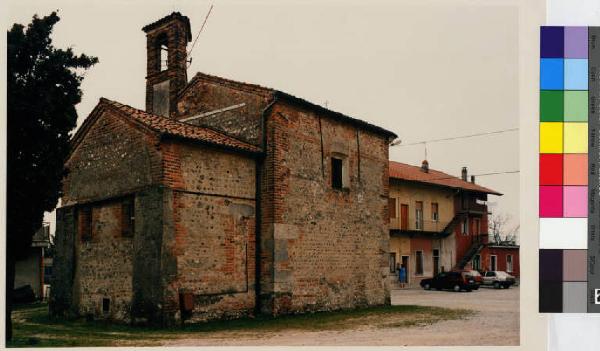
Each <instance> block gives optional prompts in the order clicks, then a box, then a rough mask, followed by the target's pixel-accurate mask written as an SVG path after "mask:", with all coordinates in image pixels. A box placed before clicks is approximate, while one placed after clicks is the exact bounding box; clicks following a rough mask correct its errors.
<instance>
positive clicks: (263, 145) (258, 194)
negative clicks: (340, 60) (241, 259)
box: [254, 96, 277, 315]
mask: <svg viewBox="0 0 600 351" xmlns="http://www.w3.org/2000/svg"><path fill="white" fill-rule="evenodd" d="M276 102H277V96H274V97H273V99H272V100H271V102H270V103H269V104H268V105H267V106H266V107H265V108H264V109H263V111H262V114H261V118H260V134H261V141H260V149H261V153H260V155H258V157H257V158H256V163H255V165H256V169H255V177H256V178H255V187H256V190H255V207H256V210H255V213H256V215H255V222H256V226H255V229H254V231H255V245H254V247H255V249H254V250H255V253H254V259H255V261H254V267H255V271H254V295H255V303H254V306H255V307H254V308H255V314H256V315H258V314H260V313H261V309H262V303H261V297H260V294H261V285H260V277H261V273H262V271H261V264H262V262H261V256H262V248H261V237H262V235H261V234H262V202H261V199H262V184H261V181H262V178H263V168H264V161H265V158H266V155H267V134H266V124H267V123H266V121H267V117H268V116H269V112H270V111H271V108H272V107H273V105H275V103H276Z"/></svg>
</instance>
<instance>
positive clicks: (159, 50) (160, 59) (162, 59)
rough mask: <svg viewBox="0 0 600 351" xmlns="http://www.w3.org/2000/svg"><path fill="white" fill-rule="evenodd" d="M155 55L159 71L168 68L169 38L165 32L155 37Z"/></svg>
mask: <svg viewBox="0 0 600 351" xmlns="http://www.w3.org/2000/svg"><path fill="white" fill-rule="evenodd" d="M156 56H157V68H158V71H159V72H162V71H164V70H166V69H167V68H169V40H168V39H167V35H166V34H165V33H163V34H161V35H159V36H158V37H157V38H156Z"/></svg>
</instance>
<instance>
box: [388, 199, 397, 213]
mask: <svg viewBox="0 0 600 351" xmlns="http://www.w3.org/2000/svg"><path fill="white" fill-rule="evenodd" d="M396 200H397V199H395V198H393V197H390V200H389V209H390V218H396V217H397V215H396Z"/></svg>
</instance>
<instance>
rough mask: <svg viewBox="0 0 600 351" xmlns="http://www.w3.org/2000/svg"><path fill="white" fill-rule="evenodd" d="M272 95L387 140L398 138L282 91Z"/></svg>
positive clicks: (390, 133)
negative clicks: (333, 117) (339, 119)
mask: <svg viewBox="0 0 600 351" xmlns="http://www.w3.org/2000/svg"><path fill="white" fill-rule="evenodd" d="M273 95H274V96H275V97H278V98H281V99H284V100H286V101H288V102H291V103H295V104H298V105H301V106H304V107H307V108H310V109H313V110H315V111H318V112H322V113H325V114H328V115H331V116H335V117H337V118H341V119H342V120H344V121H347V122H349V123H351V124H354V125H357V126H360V127H362V128H364V129H366V130H369V131H371V132H374V133H377V134H381V135H384V136H386V137H388V138H389V139H395V138H397V137H398V135H397V134H396V133H394V132H392V131H389V130H387V129H385V128H382V127H379V126H376V125H374V124H371V123H368V122H365V121H363V120H360V119H357V118H354V117H350V116H347V115H345V114H343V113H341V112H336V111H332V110H330V109H328V108H325V107H323V106H320V105H317V104H314V103H312V102H310V101H308V100H304V99H302V98H299V97H296V96H294V95H290V94H288V93H286V92H283V91H280V90H274V91H273Z"/></svg>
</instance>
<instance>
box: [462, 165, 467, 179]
mask: <svg viewBox="0 0 600 351" xmlns="http://www.w3.org/2000/svg"><path fill="white" fill-rule="evenodd" d="M461 178H462V180H464V181H465V182H466V181H467V167H463V168H462V171H461Z"/></svg>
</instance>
